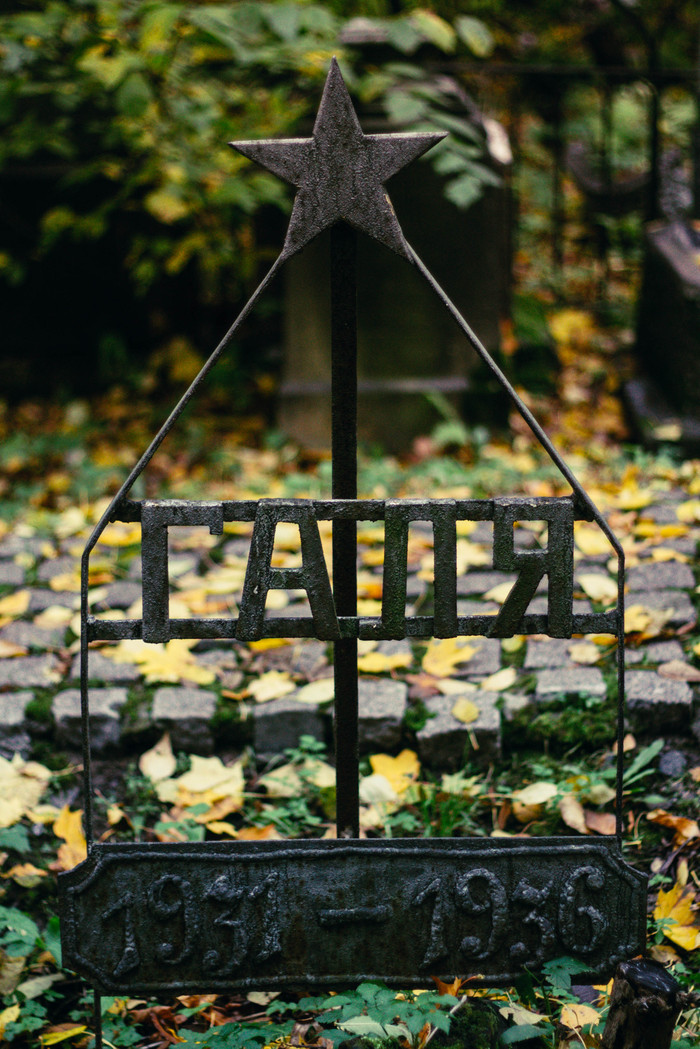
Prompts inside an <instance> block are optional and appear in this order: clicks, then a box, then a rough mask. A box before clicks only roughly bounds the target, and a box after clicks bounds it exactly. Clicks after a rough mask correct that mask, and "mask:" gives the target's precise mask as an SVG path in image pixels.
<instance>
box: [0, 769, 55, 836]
mask: <svg viewBox="0 0 700 1049" xmlns="http://www.w3.org/2000/svg"><path fill="white" fill-rule="evenodd" d="M50 779H51V772H50V771H49V769H47V768H45V767H44V766H43V765H40V764H39V763H38V762H36V761H25V760H24V759H23V758H22V756H21V755H20V754H14V755H13V757H12V760H11V761H8V760H7V758H3V757H0V827H10V826H12V824H13V823H16V822H17V820H19V819H21V818H22V816H23V815H24V814H25V813H26V812H27V811H29V810H30V809H34V808H35V807H36V806H37V805H38V803H39V799H40V798H41V795H42V794H43V793H44V790H45V789H46V786H47V784H48V781H49V780H50Z"/></svg>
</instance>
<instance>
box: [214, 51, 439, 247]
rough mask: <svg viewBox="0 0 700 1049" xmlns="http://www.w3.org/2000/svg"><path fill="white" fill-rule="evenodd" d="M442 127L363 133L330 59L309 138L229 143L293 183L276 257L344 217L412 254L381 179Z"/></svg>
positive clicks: (434, 140) (427, 144)
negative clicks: (424, 131)
mask: <svg viewBox="0 0 700 1049" xmlns="http://www.w3.org/2000/svg"><path fill="white" fill-rule="evenodd" d="M444 137H445V133H437V134H422V133H421V132H410V133H406V134H386V135H365V134H364V133H363V131H362V128H361V127H360V122H359V120H358V119H357V114H356V113H355V110H354V108H353V104H352V102H351V100H350V95H349V94H348V89H347V87H346V86H345V81H344V80H343V76H342V74H341V72H340V68H339V66H338V63H337V62H336V60H335V58H334V59H333V61H332V62H331V67H330V70H329V72H328V77H327V78H326V84H325V87H324V89H323V96H322V98H321V104H320V106H319V109H318V114H317V116H316V122H315V124H314V130H313V138H286V139H285V138H283V139H261V140H260V141H257V142H255V141H254V142H231V143H230V145H231V146H233V148H234V149H237V150H238V152H239V153H242V154H243V155H244V156H245V157H248V158H249V159H250V160H255V161H256V162H257V163H258V164H260V165H261V166H262V167H265V168H267V169H268V171H271V172H273V174H275V175H278V176H279V177H280V178H283V179H284V180H285V181H286V182H290V183H291V184H292V185H293V186H296V187H297V191H298V192H297V194H296V197H295V199H294V207H293V208H292V214H291V217H290V220H289V228H288V230H287V237H286V240H285V242H284V247H283V248H282V256H281V257H282V258H287V257H289V256H290V255H294V254H295V253H296V252H297V251H300V250H301V249H302V248H303V247H304V246H305V245H306V244H308V243H309V241H311V240H313V239H314V237H316V236H318V234H319V233H321V232H322V231H323V230H324V229H327V228H328V227H329V226H332V225H334V224H335V223H336V222H338V221H340V220H344V221H345V222H347V223H349V225H351V226H354V227H355V229H358V230H361V231H362V232H363V233H367V234H368V235H369V236H370V237H373V238H374V239H375V240H378V241H380V242H381V243H382V244H386V246H387V247H389V248H391V249H392V250H393V251H395V252H397V253H398V254H399V255H403V256H404V257H405V258H409V259H410V258H411V254H410V253H409V250H408V246H407V244H406V241H405V240H404V236H403V233H402V232H401V227H400V226H399V223H398V220H397V218H396V214H395V213H394V209H393V207H392V206H391V201H390V200H389V197H388V196H387V193H386V190H385V189H384V185H383V183H384V182H386V181H388V179H390V178H391V177H392V175H395V174H396V173H397V171H400V170H401V168H403V167H405V166H406V165H407V164H410V162H411V161H412V160H415V159H416V158H417V157H419V156H421V155H422V154H423V153H425V152H426V151H427V150H429V149H430V148H431V147H432V146H434V145H435V144H436V143H437V142H439V141H440V140H441V139H443V138H444Z"/></svg>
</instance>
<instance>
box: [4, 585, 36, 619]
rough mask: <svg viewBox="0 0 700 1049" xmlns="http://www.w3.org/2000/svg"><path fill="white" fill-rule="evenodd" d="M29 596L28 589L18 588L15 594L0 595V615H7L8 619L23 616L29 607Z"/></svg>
mask: <svg viewBox="0 0 700 1049" xmlns="http://www.w3.org/2000/svg"><path fill="white" fill-rule="evenodd" d="M30 596H31V595H30V593H29V591H28V590H18V591H17V592H16V593H15V594H8V595H7V597H0V616H3V617H4V616H8V617H9V618H10V619H13V618H15V617H16V616H23V615H24V613H25V612H26V611H27V609H28V608H29V599H30Z"/></svg>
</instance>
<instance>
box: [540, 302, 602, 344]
mask: <svg viewBox="0 0 700 1049" xmlns="http://www.w3.org/2000/svg"><path fill="white" fill-rule="evenodd" d="M547 320H548V324H549V330H550V331H551V333H552V337H553V338H554V340H555V341H556V342H557V343H562V344H563V345H564V346H573V347H575V348H578V349H582V348H584V347H587V346H588V345H589V343H590V340H591V337H592V336H593V335H594V333H595V323H594V322H593V319H592V317H591V315H590V313H584V311H583V310H574V309H566V310H558V311H557V312H556V313H553V314H552V315H551V316H550V317H548V319H547Z"/></svg>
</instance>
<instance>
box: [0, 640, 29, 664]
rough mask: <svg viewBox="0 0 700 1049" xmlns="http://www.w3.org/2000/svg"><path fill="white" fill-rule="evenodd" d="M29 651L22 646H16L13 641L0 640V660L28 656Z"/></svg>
mask: <svg viewBox="0 0 700 1049" xmlns="http://www.w3.org/2000/svg"><path fill="white" fill-rule="evenodd" d="M27 651H28V650H27V649H26V648H24V647H23V646H22V645H15V644H14V643H13V642H12V641H3V640H2V639H1V638H0V659H12V658H13V657H14V656H26V654H27Z"/></svg>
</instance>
